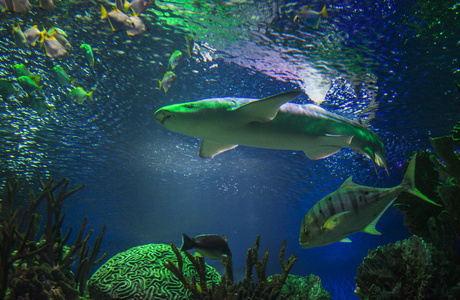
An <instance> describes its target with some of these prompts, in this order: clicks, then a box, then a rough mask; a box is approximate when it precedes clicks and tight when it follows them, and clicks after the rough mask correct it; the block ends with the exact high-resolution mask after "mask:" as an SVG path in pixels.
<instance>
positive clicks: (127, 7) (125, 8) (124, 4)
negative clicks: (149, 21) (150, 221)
mask: <svg viewBox="0 0 460 300" xmlns="http://www.w3.org/2000/svg"><path fill="white" fill-rule="evenodd" d="M130 8H131V4H130V3H129V1H128V0H125V3H123V10H124V11H125V13H127V12H128V10H129V9H130Z"/></svg>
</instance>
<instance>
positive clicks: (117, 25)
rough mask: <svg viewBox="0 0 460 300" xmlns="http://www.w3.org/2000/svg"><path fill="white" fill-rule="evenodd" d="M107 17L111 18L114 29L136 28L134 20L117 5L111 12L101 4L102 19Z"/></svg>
mask: <svg viewBox="0 0 460 300" xmlns="http://www.w3.org/2000/svg"><path fill="white" fill-rule="evenodd" d="M105 18H107V19H108V20H109V23H110V27H112V31H120V30H129V29H133V28H134V23H133V20H131V19H130V17H129V16H128V15H126V14H124V13H123V12H121V11H120V10H119V9H118V8H116V7H114V9H113V10H112V11H111V12H110V13H107V10H106V9H105V7H104V6H103V5H102V4H101V19H105Z"/></svg>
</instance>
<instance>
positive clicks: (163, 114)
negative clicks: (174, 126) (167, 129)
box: [155, 111, 174, 125]
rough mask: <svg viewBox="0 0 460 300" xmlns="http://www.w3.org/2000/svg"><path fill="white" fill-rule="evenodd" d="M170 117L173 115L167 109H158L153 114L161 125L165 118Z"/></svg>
mask: <svg viewBox="0 0 460 300" xmlns="http://www.w3.org/2000/svg"><path fill="white" fill-rule="evenodd" d="M172 117H174V115H173V114H171V113H169V112H167V111H159V112H157V113H156V114H155V120H156V121H157V122H158V123H160V124H161V125H163V124H164V122H165V121H166V120H167V119H169V118H172Z"/></svg>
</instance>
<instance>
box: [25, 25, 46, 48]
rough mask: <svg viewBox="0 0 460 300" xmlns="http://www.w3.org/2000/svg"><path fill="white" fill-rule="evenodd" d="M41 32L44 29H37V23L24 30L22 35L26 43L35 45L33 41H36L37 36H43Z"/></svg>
mask: <svg viewBox="0 0 460 300" xmlns="http://www.w3.org/2000/svg"><path fill="white" fill-rule="evenodd" d="M43 34H44V31H40V30H38V26H37V25H34V26H32V27H30V28H29V29H27V30H26V31H24V37H25V39H26V41H27V43H29V44H30V45H32V46H35V43H36V42H37V40H38V38H39V37H41V36H43Z"/></svg>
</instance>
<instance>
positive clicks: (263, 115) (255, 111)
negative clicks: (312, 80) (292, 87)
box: [232, 91, 301, 123]
mask: <svg viewBox="0 0 460 300" xmlns="http://www.w3.org/2000/svg"><path fill="white" fill-rule="evenodd" d="M300 93H301V91H290V92H286V93H281V94H278V95H274V96H270V97H267V98H263V99H259V100H255V101H252V102H249V103H246V104H244V105H241V106H238V107H235V108H233V109H232V110H234V111H235V112H238V114H239V119H240V120H244V121H245V122H261V123H265V122H269V121H271V120H273V118H275V117H276V114H277V113H278V110H279V108H280V106H281V105H283V104H284V103H286V102H289V101H291V100H293V99H295V98H296V97H297V96H299V95H300Z"/></svg>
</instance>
